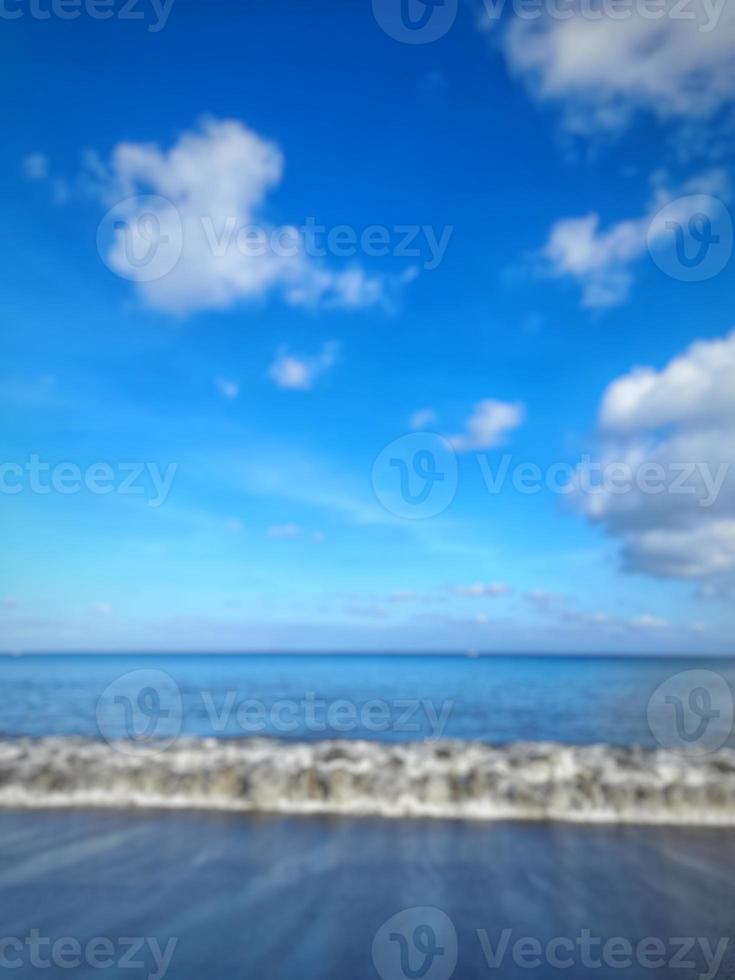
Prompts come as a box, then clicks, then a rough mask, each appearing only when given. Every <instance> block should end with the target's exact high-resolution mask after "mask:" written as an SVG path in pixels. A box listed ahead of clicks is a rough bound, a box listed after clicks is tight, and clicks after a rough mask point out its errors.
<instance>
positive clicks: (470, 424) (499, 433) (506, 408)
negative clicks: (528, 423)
mask: <svg viewBox="0 0 735 980" xmlns="http://www.w3.org/2000/svg"><path fill="white" fill-rule="evenodd" d="M524 418H525V409H524V407H523V405H522V404H521V403H520V402H514V403H511V402H501V401H497V400H496V399H494V398H486V399H484V400H483V401H481V402H478V403H477V404H476V405H475V407H474V409H473V411H472V414H471V415H470V417H469V418H468V419H467V421H466V422H465V431H464V432H463V433H460V434H458V435H454V436H450V438H449V442H450V444H451V446H452V448H453V449H455V450H456V451H457V452H460V453H462V452H472V451H474V450H481V449H493V448H494V447H495V446H500V445H502V444H503V442H505V439H506V436H507V435H508V433H509V432H512V431H513V429H517V428H518V427H519V426H520V425H521V424H522V422H523V419H524Z"/></svg>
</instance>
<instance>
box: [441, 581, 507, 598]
mask: <svg viewBox="0 0 735 980" xmlns="http://www.w3.org/2000/svg"><path fill="white" fill-rule="evenodd" d="M451 591H452V592H453V593H454V595H457V596H462V597H464V598H471V599H479V598H490V599H499V598H502V597H503V596H508V595H511V593H512V592H513V588H512V586H510V585H507V584H506V583H505V582H490V583H488V584H485V583H483V582H475V583H474V584H472V585H453V586H452V589H451Z"/></svg>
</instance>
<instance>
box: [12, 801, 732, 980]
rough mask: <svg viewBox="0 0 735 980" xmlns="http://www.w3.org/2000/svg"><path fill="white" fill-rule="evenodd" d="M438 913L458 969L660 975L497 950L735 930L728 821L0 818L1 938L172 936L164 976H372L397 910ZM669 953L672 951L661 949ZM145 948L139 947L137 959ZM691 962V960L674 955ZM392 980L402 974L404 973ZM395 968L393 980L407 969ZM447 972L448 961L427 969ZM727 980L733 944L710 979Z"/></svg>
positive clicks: (465, 977)
mask: <svg viewBox="0 0 735 980" xmlns="http://www.w3.org/2000/svg"><path fill="white" fill-rule="evenodd" d="M416 906H433V907H435V908H438V909H440V910H442V911H443V912H444V913H446V915H447V916H448V917H449V919H450V920H451V922H452V923H453V925H454V928H455V929H456V934H457V948H458V961H457V966H456V969H455V971H454V976H456V977H459V978H461V980H472V978H480V977H492V976H497V977H502V978H503V980H507V978H515V977H545V976H565V977H571V978H577V977H587V976H591V975H594V976H598V977H603V976H604V977H608V976H611V975H613V976H620V977H636V978H639V977H658V976H672V975H673V976H675V977H681V978H682V980H687V978H689V977H698V976H701V975H703V974H704V973H706V964H705V962H704V960H703V959H702V955H701V953H696V952H695V953H693V954H692V956H691V957H689V958H688V961H689V962H693V963H695V965H694V966H691V967H679V968H676V969H672V968H671V967H670V964H667V965H666V966H663V967H660V968H654V967H646V968H645V969H644V968H642V967H641V966H640V965H639V964H636V965H635V966H633V967H632V968H630V969H627V968H617V969H615V970H614V971H610V970H609V969H605V968H602V969H590V967H588V966H584V965H582V964H581V963H579V962H576V963H575V965H574V966H571V967H568V968H565V969H559V968H553V967H552V966H550V965H548V964H545V965H544V966H542V967H541V968H538V969H529V968H527V967H526V968H524V967H523V966H522V965H518V964H517V963H516V962H514V960H513V959H512V957H511V954H510V953H508V955H507V956H506V958H505V960H504V962H503V964H502V967H501V968H496V969H493V968H491V967H490V966H489V965H488V962H487V960H486V957H485V954H484V953H483V947H482V943H481V942H480V939H479V937H478V930H486V937H487V939H488V940H489V941H490V943H491V945H492V946H493V948H495V947H497V945H498V941H499V939H500V937H501V934H502V930H504V929H511V930H513V933H512V938H511V942H514V941H515V940H516V939H519V938H521V937H536V938H537V939H538V941H539V942H541V943H546V942H547V941H548V940H549V939H552V938H553V937H570V938H571V939H572V940H574V939H575V937H578V936H579V935H580V933H581V931H582V930H584V929H587V930H590V932H591V934H592V935H594V936H599V937H602V938H603V939H610V938H612V937H626V938H627V939H628V940H630V942H631V943H636V942H638V941H639V940H641V939H643V938H646V937H658V938H659V939H661V940H663V941H664V942H665V943H667V945H668V941H669V939H670V937H709V939H710V940H711V942H712V945H713V948H715V947H716V946H717V942H718V941H719V940H720V938H722V937H729V936H730V935H731V934H732V933H733V931H734V930H735V914H734V912H733V910H734V909H735V832H733V831H732V830H715V829H696V828H676V829H674V828H662V827H648V828H639V827H621V826H616V827H612V826H611V827H608V826H578V825H569V824H553V823H526V824H524V823H490V824H482V823H469V822H462V821H446V822H445V821H420V820H405V821H389V820H380V819H360V820H355V819H345V818H332V817H330V818H327V817H308V818H304V817H278V816H263V817H254V816H250V817H245V816H241V815H228V814H222V813H188V812H177V813H151V812H147V813H122V812H96V811H74V810H72V811H63V812H53V811H44V812H38V811H24V812H17V811H8V812H0V910H1V912H2V929H1V933H2V937H20V938H21V939H22V938H23V937H26V936H27V935H28V934H29V932H30V930H31V929H38V930H39V931H40V933H41V934H42V935H44V936H47V937H50V938H52V939H54V938H59V937H74V938H76V940H77V941H78V942H79V943H81V944H84V943H87V942H88V941H89V940H90V939H92V938H94V937H107V938H109V939H111V940H113V941H115V940H117V939H119V938H120V937H149V938H155V939H156V940H157V941H158V944H159V946H160V948H161V949H165V948H166V944H167V942H168V941H169V940H170V939H172V938H175V939H177V944H176V948H175V950H174V952H173V956H172V959H171V962H170V966H169V968H168V971H167V973H166V976H167V977H170V978H173V980H195V978H196V980H204V978H216V980H226V978H230V977H238V978H240V977H242V978H245V977H253V978H258V980H281V978H283V980H295V978H299V980H311V978H314V980H362V978H365V980H367V978H370V980H375V978H376V977H378V975H379V974H378V973H377V972H376V969H375V965H374V962H373V959H372V954H371V949H372V944H373V939H374V937H375V934H376V932H377V931H378V930H379V928H380V926H381V925H382V924H383V923H384V922H385V921H386V920H387V919H388V918H389V917H391V916H392V915H394V914H396V913H398V912H400V911H401V910H403V909H407V908H412V907H416ZM673 952H674V950H673V949H671V948H669V950H668V952H667V955H670V954H671V953H673ZM143 954H145V955H143ZM143 954H141V955H139V956H138V960H139V961H140V962H141V963H143V964H144V965H143V966H141V967H140V968H139V969H130V968H122V966H121V965H120V964H119V963H118V962H115V964H114V965H113V966H111V967H110V968H108V969H99V968H95V969H93V968H92V967H90V966H88V965H87V966H86V967H85V966H81V967H79V968H77V969H74V970H71V969H60V968H53V967H52V968H50V969H46V970H45V971H43V973H42V974H38V973H37V972H36V971H34V970H33V969H32V968H30V967H26V968H25V969H23V968H20V969H15V970H14V971H8V973H9V975H14V976H17V977H25V976H31V975H36V976H37V975H45V976H55V975H59V976H65V977H71V976H85V977H86V976H89V977H93V976H94V977H99V976H101V975H104V976H120V977H127V978H128V980H131V978H135V977H138V976H149V975H153V974H155V969H156V968H155V962H154V958H153V956H152V954H151V953H150V950H149V949H148V947H146V948H145V949H144V951H143ZM686 959H687V958H685V960H686ZM394 975H395V976H396V978H398V980H400V978H401V977H402V973H401V970H400V969H396V971H395V973H394ZM404 976H405V974H404ZM425 976H426V977H427V978H428V980H435V978H436V980H443V978H444V976H445V973H444V972H442V964H441V963H440V962H437V963H435V964H434V965H433V966H432V968H431V970H429V971H428V973H426V974H425ZM717 976H718V978H720V980H725V978H727V977H732V976H735V942H732V941H731V942H730V943H729V945H728V948H727V952H726V954H725V957H724V960H723V962H722V965H721V967H720V969H719V972H718V973H717Z"/></svg>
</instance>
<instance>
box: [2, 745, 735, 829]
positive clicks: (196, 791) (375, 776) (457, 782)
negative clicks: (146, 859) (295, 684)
mask: <svg viewBox="0 0 735 980" xmlns="http://www.w3.org/2000/svg"><path fill="white" fill-rule="evenodd" d="M0 806H2V807H14V808H26V807H28V808H46V807H82V806H86V807H116V808H142V807H145V808H179V809H212V810H234V811H249V812H275V813H331V814H350V815H361V816H369V815H374V816H382V817H441V818H462V819H475V820H563V821H578V822H613V823H657V824H702V825H720V826H724V825H735V750H733V749H721V750H720V751H719V752H716V753H713V754H711V755H709V756H706V757H705V758H700V759H696V758H687V757H683V756H680V755H678V754H675V753H673V752H670V751H666V750H663V749H660V750H657V751H648V750H644V749H640V748H617V747H611V746H602V745H593V746H574V745H560V744H552V743H518V744H514V745H506V746H491V745H486V744H482V743H475V742H451V741H445V742H441V741H440V742H419V743H416V742H414V743H408V744H398V745H397V744H386V743H378V742H358V741H323V742H314V743H289V742H280V741H277V740H271V739H246V740H240V741H221V740H217V739H180V740H179V741H177V742H176V743H175V744H174V745H173V746H169V747H166V748H162V747H159V746H156V745H155V744H153V745H147V746H138V745H134V744H133V743H130V742H116V743H111V744H107V743H105V742H99V741H92V740H87V739H79V738H68V737H63V738H62V737H49V738H40V739H26V738H21V739H4V740H0Z"/></svg>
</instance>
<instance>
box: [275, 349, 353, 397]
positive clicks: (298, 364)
mask: <svg viewBox="0 0 735 980" xmlns="http://www.w3.org/2000/svg"><path fill="white" fill-rule="evenodd" d="M338 349H339V348H338V345H337V344H336V343H335V342H334V341H330V342H329V343H326V344H324V346H323V347H322V349H321V351H320V352H319V353H318V354H315V355H314V356H313V357H307V356H297V355H296V354H289V353H288V351H287V350H286V349H285V348H281V349H280V350H279V352H278V354H277V355H276V359H275V361H273V363H272V364H271V366H270V367H269V368H268V374H269V375H270V377H271V378H272V379H273V381H275V383H276V384H277V385H278V387H279V388H293V389H296V390H298V391H309V389H310V388H312V387H313V385H314V382H315V381H316V380H317V378H319V377H321V375H323V374H324V373H325V371H328V370H329V369H330V368H332V367H334V365H335V364H336V363H337V353H338Z"/></svg>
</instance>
